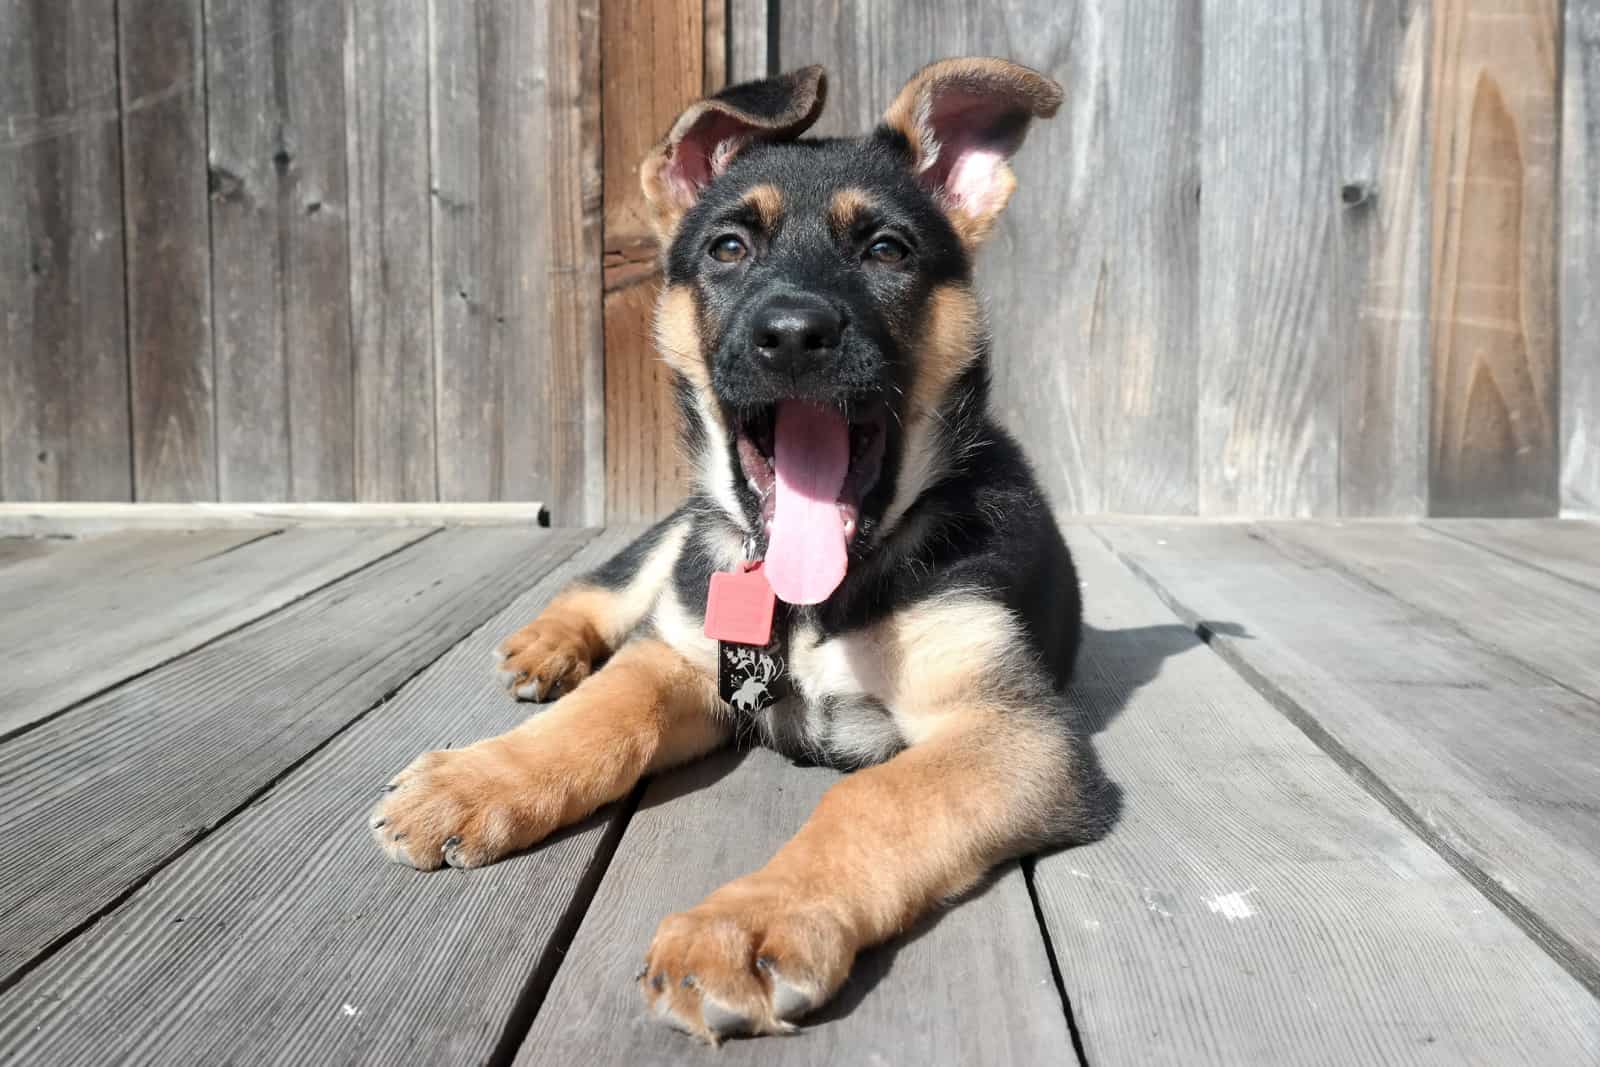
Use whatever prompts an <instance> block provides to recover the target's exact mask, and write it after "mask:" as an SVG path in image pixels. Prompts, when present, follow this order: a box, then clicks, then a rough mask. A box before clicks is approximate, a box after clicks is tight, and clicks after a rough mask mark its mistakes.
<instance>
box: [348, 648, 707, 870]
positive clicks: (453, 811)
mask: <svg viewBox="0 0 1600 1067" xmlns="http://www.w3.org/2000/svg"><path fill="white" fill-rule="evenodd" d="M721 711H722V707H721V702H720V701H719V700H718V699H717V692H716V682H715V681H714V680H713V679H711V678H709V677H707V676H706V675H705V674H703V673H702V672H701V671H699V670H698V669H696V668H695V667H693V666H692V665H690V664H689V663H688V661H686V660H685V659H684V658H683V657H682V656H680V655H679V654H678V653H676V652H674V651H673V650H672V649H671V648H670V647H668V646H667V645H666V644H664V643H662V642H661V641H657V640H653V639H651V640H639V641H633V642H630V643H628V644H626V645H624V646H623V647H622V649H621V650H620V651H618V652H617V654H616V655H615V656H614V657H613V658H612V660H611V662H609V663H607V664H606V666H605V667H604V669H602V670H601V671H599V672H598V673H596V674H595V676H594V677H593V678H591V679H589V681H588V682H587V683H585V684H584V685H583V687H582V688H580V689H579V690H578V691H577V692H575V693H573V694H572V695H571V696H569V697H567V698H566V699H565V700H563V701H561V702H560V703H559V704H557V705H556V706H555V707H553V708H551V709H550V710H549V711H547V712H544V713H542V714H540V715H536V716H534V717H533V718H531V719H529V720H528V721H527V722H525V723H523V724H522V725H521V726H518V727H517V728H516V729H514V730H511V731H509V732H508V733H504V734H501V735H500V736H499V737H493V738H490V739H488V740H486V741H480V742H478V743H477V744H475V745H471V746H469V747H467V748H463V749H453V750H445V751H440V752H429V753H427V754H426V755H423V756H421V757H419V758H418V759H417V760H416V761H415V762H413V763H412V764H411V766H410V767H407V768H406V769H405V770H404V771H402V772H401V773H400V775H399V776H398V777H397V778H396V779H395V780H394V782H393V784H391V785H390V787H389V790H390V791H389V792H387V793H385V795H384V799H383V800H382V801H381V802H380V803H379V804H378V806H377V808H376V810H374V812H373V822H372V828H373V835H374V836H375V837H376V838H377V840H378V843H379V844H380V845H381V846H382V847H383V849H384V851H385V852H387V853H388V854H389V857H390V858H391V859H394V860H396V861H398V862H401V863H408V864H410V865H411V866H413V867H416V868H419V869H421V870H432V869H433V868H436V867H438V866H440V865H441V864H445V863H448V864H449V865H450V866H452V867H479V866H482V865H484V864H486V863H492V862H493V861H494V860H497V859H499V858H500V857H502V856H504V855H506V854H507V853H511V852H516V851H518V850H520V849H524V848H527V847H528V846H530V845H532V844H534V843H536V842H538V841H540V840H542V839H543V838H545V837H546V836H548V835H549V834H550V833H551V832H553V831H555V830H557V829H559V828H560V827H562V826H566V825H568V824H570V823H573V822H576V821H577V820H579V819H581V818H583V817H584V816H585V815H588V814H589V813H590V812H592V811H594V810H595V809H596V808H598V807H599V806H600V805H602V804H606V803H609V802H610V801H613V800H616V799H618V798H620V797H622V796H624V795H626V794H627V792H628V790H630V789H632V788H633V786H634V784H635V783H637V782H638V781H639V779H640V778H641V777H642V776H643V775H645V774H648V773H651V772H653V771H658V770H662V769H664V768H666V767H670V766H673V765H674V764H678V763H683V762H684V761H686V760H690V759H693V758H695V757H696V756H701V755H704V754H705V753H707V752H709V751H711V750H712V749H714V748H716V747H718V746H719V745H721V744H723V743H724V742H726V741H727V740H728V738H729V736H730V734H731V726H730V723H729V722H728V720H727V719H725V718H724V717H723V716H722V714H721Z"/></svg>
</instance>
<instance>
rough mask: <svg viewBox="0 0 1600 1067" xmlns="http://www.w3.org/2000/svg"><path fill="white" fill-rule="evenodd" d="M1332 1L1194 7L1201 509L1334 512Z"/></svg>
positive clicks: (1335, 89)
mask: <svg viewBox="0 0 1600 1067" xmlns="http://www.w3.org/2000/svg"><path fill="white" fill-rule="evenodd" d="M1349 8H1350V5H1348V4H1345V3H1343V2H1342V0H1321V2H1318V3H1312V4H1302V5H1278V6H1273V7H1270V8H1269V7H1264V6H1261V5H1253V4H1234V3H1228V2H1226V0H1208V2H1207V3H1206V5H1205V19H1204V27H1203V32H1204V35H1205V78H1204V82H1205V86H1204V92H1203V93H1202V97H1203V101H1204V102H1203V105H1202V108H1203V112H1204V116H1203V120H1202V130H1201V147H1200V157H1201V167H1200V169H1201V183H1202V187H1203V194H1202V196H1201V202H1200V290H1199V307H1200V315H1199V327H1200V329H1199V375H1200V403H1199V421H1198V424H1197V430H1198V443H1199V451H1200V471H1199V481H1200V513H1201V514H1203V515H1219V514H1244V515H1318V514H1321V515H1328V514H1335V513H1336V512H1337V511H1338V496H1339V426H1340V383H1339V373H1338V371H1339V363H1340V358H1339V355H1340V353H1339V349H1338V345H1337V342H1336V341H1335V337H1334V326H1333V321H1332V310H1331V303H1330V301H1329V299H1328V292H1329V290H1330V288H1331V286H1332V284H1333V282H1334V260H1333V254H1334V242H1335V240H1336V235H1335V231H1334V218H1335V216H1334V212H1335V210H1336V207H1335V205H1336V204H1337V202H1338V201H1337V196H1338V189H1337V184H1338V179H1337V177H1336V175H1337V174H1338V149H1339V141H1340V134H1339V130H1338V128H1337V125H1336V116H1337V114H1338V108H1339V103H1340V90H1341V88H1342V81H1341V79H1339V78H1337V77H1336V73H1335V72H1336V69H1337V68H1336V66H1335V63H1336V59H1337V57H1336V55H1335V52H1334V49H1335V47H1336V38H1337V37H1338V36H1339V29H1338V23H1339V22H1340V20H1341V18H1348V17H1350V13H1349Z"/></svg>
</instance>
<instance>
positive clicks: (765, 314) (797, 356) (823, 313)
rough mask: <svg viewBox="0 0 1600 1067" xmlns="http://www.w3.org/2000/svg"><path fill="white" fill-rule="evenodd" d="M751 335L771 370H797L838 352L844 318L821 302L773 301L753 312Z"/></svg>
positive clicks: (752, 340)
mask: <svg viewBox="0 0 1600 1067" xmlns="http://www.w3.org/2000/svg"><path fill="white" fill-rule="evenodd" d="M750 333H751V337H750V340H751V343H752V344H754V345H755V347H756V351H758V352H760V353H761V355H762V357H763V358H765V359H766V361H767V362H768V363H769V364H770V365H771V366H772V367H773V369H774V370H781V371H797V370H799V369H801V367H803V366H804V365H805V363H806V362H807V361H809V360H815V359H817V358H818V357H823V356H831V355H833V353H834V352H835V351H837V350H838V348H839V339H840V337H841V335H842V334H843V333H844V316H842V315H840V314H839V313H838V312H837V311H835V310H833V309H832V308H830V307H828V306H827V305H826V304H823V303H821V302H817V303H811V302H809V301H807V302H801V301H796V300H781V301H779V300H774V301H772V302H771V303H769V304H767V305H766V306H765V307H763V308H762V309H761V310H760V311H759V312H757V313H756V317H755V322H754V323H753V324H752V325H751V328H750Z"/></svg>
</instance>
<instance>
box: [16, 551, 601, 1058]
mask: <svg viewBox="0 0 1600 1067" xmlns="http://www.w3.org/2000/svg"><path fill="white" fill-rule="evenodd" d="M627 538H628V534H627V532H626V531H615V532H611V533H608V534H606V535H602V536H601V537H600V538H599V539H597V540H595V541H593V542H591V543H590V544H589V545H587V546H586V547H585V548H584V549H582V550H581V551H580V552H578V554H577V555H575V556H573V557H572V558H570V559H569V560H567V561H566V562H564V563H562V564H561V565H560V566H558V567H556V568H555V569H553V570H551V571H549V572H548V573H546V574H545V575H544V576H543V577H540V578H539V579H538V581H537V583H536V584H533V585H532V588H531V589H529V591H527V592H525V593H523V594H522V595H521V596H518V597H517V598H516V599H515V600H514V601H513V602H512V604H511V606H509V607H507V608H505V610H503V611H501V612H500V613H499V614H498V615H496V616H495V617H494V618H493V619H492V620H491V621H489V622H488V623H486V624H485V625H483V626H482V627H481V628H479V629H478V630H477V631H476V632H475V633H474V634H473V635H472V636H471V637H469V638H468V639H466V640H465V641H463V642H461V643H460V644H458V645H457V646H456V647H455V648H453V649H451V650H450V651H449V652H448V653H447V654H446V655H445V656H444V657H443V658H442V659H440V660H439V661H438V662H437V663H435V664H434V665H433V666H431V667H429V668H428V669H427V670H426V671H425V672H424V673H423V674H421V675H420V676H419V677H417V678H416V679H414V680H413V681H411V682H410V683H408V684H407V685H406V686H405V688H404V689H402V690H401V691H400V693H399V694H398V695H397V696H396V697H395V698H394V699H393V700H392V701H390V702H388V703H386V704H384V705H383V706H382V707H381V708H379V709H377V710H375V711H374V712H373V713H372V714H371V715H370V716H368V717H367V718H365V719H363V720H362V721H361V722H360V723H358V724H356V725H355V726H354V727H352V728H351V729H350V730H349V731H348V732H347V733H345V734H343V735H342V736H340V737H338V738H336V739H335V740H334V741H333V742H332V743H331V744H330V745H329V746H328V747H327V748H326V749H325V750H323V751H322V752H319V753H317V754H316V755H315V756H313V757H312V758H311V759H310V760H308V761H307V762H306V763H305V764H304V765H303V766H301V767H299V768H297V769H296V770H295V771H294V773H293V774H292V775H290V776H289V777H288V778H286V779H285V780H284V781H283V782H281V783H280V784H279V785H277V786H276V787H275V788H274V789H273V790H272V791H271V792H270V793H268V794H267V795H266V796H265V797H263V798H262V799H261V800H260V801H259V802H257V803H256V804H254V805H252V806H251V807H249V808H248V809H246V810H245V811H244V812H242V813H240V814H239V815H238V816H236V817H235V818H234V819H232V820H231V821H230V822H229V823H228V824H227V825H226V826H224V827H222V828H221V829H220V830H218V831H217V832H216V833H215V834H214V835H213V836H212V837H211V839H210V840H208V841H206V842H204V843H203V844H201V845H199V846H197V847H196V848H195V849H194V850H193V851H191V852H190V853H188V854H187V855H185V856H184V857H183V858H182V859H180V860H179V861H177V862H176V863H174V864H173V865H172V866H171V867H169V868H167V869H166V870H164V871H162V872H161V873H160V874H159V875H157V876H156V877H155V878H154V879H153V880H152V881H151V882H150V883H149V885H147V886H146V887H144V888H143V889H142V890H141V891H140V892H139V893H138V894H137V895H136V896H135V897H133V898H132V899H131V900H130V901H129V902H128V903H127V904H126V905H124V906H123V907H121V908H120V909H118V910H117V911H116V912H114V913H113V914H112V915H111V916H109V917H108V918H107V919H105V920H104V921H102V922H101V923H99V924H97V925H96V926H94V927H93V928H92V929H91V930H89V931H87V932H85V933H84V934H83V935H82V936H81V937H79V938H78V939H77V940H76V941H74V942H73V943H72V944H71V945H70V946H69V947H68V948H66V949H64V950H63V951H62V952H61V953H60V954H59V955H57V956H56V957H54V958H52V959H51V960H50V961H49V962H48V963H46V964H45V965H43V966H42V967H40V968H39V969H37V970H36V971H34V972H33V973H32V974H30V975H29V976H28V977H27V978H26V979H24V981H23V982H22V983H21V984H20V985H19V986H18V987H17V988H15V989H13V990H11V991H10V992H9V993H8V994H7V995H6V996H5V997H4V998H3V999H0V1019H4V1020H6V1021H5V1022H4V1023H0V1049H3V1050H5V1054H9V1055H10V1056H12V1057H14V1058H15V1059H16V1060H17V1061H18V1062H34V1063H67V1062H77V1061H79V1060H83V1061H88V1060H93V1061H96V1062H111V1061H118V1062H138V1063H220V1062H231V1063H289V1062H295V1063H312V1062H315V1063H340V1064H351V1063H377V1064H394V1063H446V1062H448V1063H481V1062H483V1061H484V1060H486V1059H487V1058H489V1057H490V1055H491V1054H492V1053H493V1052H494V1050H495V1048H496V1044H497V1042H499V1041H500V1040H501V1034H502V1032H503V1031H505V1030H506V1029H507V1028H512V1029H514V1030H515V1033H514V1034H513V1038H515V1037H520V1035H521V1030H520V1027H519V1026H518V1019H519V1018H520V1017H521V1012H522V1007H521V1005H522V1004H523V1002H524V998H525V996H526V993H525V990H526V988H527V987H528V985H529V983H530V982H535V983H537V982H539V981H548V972H549V971H550V970H552V969H553V967H554V965H555V963H556V962H557V960H558V958H559V957H558V955H557V954H556V951H555V946H557V945H558V943H559V939H560V938H561V935H562V933H563V931H564V929H565V926H566V925H567V924H568V923H569V922H575V920H576V915H573V916H572V918H571V919H570V920H569V919H568V914H569V909H570V908H571V907H572V902H573V896H574V893H575V892H578V891H580V890H581V889H582V888H583V886H584V882H585V879H586V878H588V877H590V874H591V872H593V873H598V868H597V867H596V866H595V865H596V864H599V865H600V866H603V865H604V862H605V859H606V857H607V856H608V855H609V850H610V847H611V845H612V844H613V843H614V835H612V834H611V833H609V827H610V826H611V820H612V818H614V816H615V814H616V813H615V811H614V810H613V811H612V812H610V813H608V814H604V815H601V816H600V817H597V818H595V819H591V820H590V821H588V822H587V823H585V824H584V825H583V826H582V827H580V828H578V829H577V830H575V831H571V832H568V833H565V834H562V835H559V836H558V837H557V838H556V839H555V840H554V841H553V842H552V843H550V844H548V845H546V846H545V847H543V848H540V849H537V850H535V851H533V852H531V853H528V854H525V855H522V856H519V857H516V858H513V859H511V860H508V861H506V862H503V863H500V864H497V865H496V866H494V867H493V868H490V869H488V870H485V871H472V872H461V871H451V870H446V871H441V872H437V873H434V874H420V873H418V872H416V871H412V870H410V869H408V868H403V867H398V866H394V865H392V864H389V863H388V862H387V861H386V860H384V858H383V856H382V854H381V853H380V852H379V851H378V849H377V848H376V847H375V846H374V845H373V844H372V841H371V838H370V835H369V832H368V830H367V827H366V817H367V813H368V811H369V809H370V808H371V806H372V803H373V801H374V800H375V799H376V798H377V792H378V787H379V786H381V785H382V784H383V783H384V782H385V781H387V780H388V778H389V777H390V776H391V775H393V774H394V772H395V771H397V770H398V769H399V768H401V767H403V766H404V765H405V764H406V763H408V762H409V761H410V760H411V759H412V757H414V756H415V755H417V754H418V753H420V752H422V751H425V750H427V749H430V748H438V747H440V746H442V745H450V744H455V745H459V744H462V743H465V742H469V741H472V740H476V739H477V738H478V737H480V736H484V735H487V734H490V733H494V732H497V731H500V730H505V729H508V728H510V727H511V726H512V725H514V724H515V723H517V722H518V721H520V720H521V719H522V718H523V717H524V716H525V715H526V714H527V713H528V710H529V709H528V706H527V705H525V704H517V703H516V702H514V701H512V700H510V699H508V698H507V696H506V694H505V692H504V690H502V689H501V688H500V686H499V685H498V684H497V683H496V682H495V681H494V678H493V676H492V673H491V670H490V658H489V650H490V648H491V647H492V646H493V645H494V644H495V643H496V642H497V641H499V639H500V638H502V637H504V636H505V634H506V633H507V632H509V631H510V630H512V629H515V628H516V627H518V626H521V625H522V624H523V623H525V622H527V621H528V620H529V619H530V618H531V617H533V616H534V615H535V614H536V613H537V611H538V609H539V608H540V607H541V606H542V605H543V603H544V602H545V601H546V600H547V599H548V598H549V597H550V596H551V595H552V594H553V593H554V592H555V591H556V590H557V589H558V588H559V587H560V585H561V584H562V583H563V582H564V581H565V580H566V579H567V578H568V577H570V576H571V575H573V574H576V573H581V572H582V571H583V570H586V569H588V568H590V567H593V566H595V565H597V564H598V563H600V562H601V561H603V560H604V559H605V558H606V557H607V556H608V555H609V554H610V553H612V552H614V551H616V550H617V549H619V548H621V546H622V545H623V544H624V543H625V542H626V540H627ZM547 543H548V544H549V545H550V546H551V547H552V548H553V547H554V546H556V545H558V544H559V545H562V546H570V545H571V544H572V543H573V542H572V540H571V539H570V538H569V539H566V540H559V539H556V538H551V539H549V541H548V542H547ZM461 547H465V546H458V549H457V550H458V551H459V549H460V548H461ZM478 547H480V548H484V547H485V546H483V545H479V546H478ZM486 555H493V553H492V552H488V551H486ZM555 555H557V556H559V555H560V552H556V553H555ZM516 573H517V574H518V576H519V580H521V581H523V582H524V583H526V582H528V581H530V580H531V579H533V578H535V577H537V576H538V574H539V567H538V566H534V565H531V564H530V565H529V566H528V567H527V568H526V569H523V570H521V571H518V572H516ZM449 578H450V579H451V581H452V584H454V585H455V586H456V587H457V588H458V589H461V588H465V589H467V590H468V591H471V592H472V595H473V596H474V597H477V598H481V599H488V598H487V597H485V596H484V594H483V592H482V590H481V589H475V588H473V586H474V583H473V582H472V581H471V580H470V576H468V575H464V574H463V573H461V572H460V571H459V570H458V571H457V572H456V573H454V574H452V575H450V576H449ZM463 578H468V579H469V580H468V581H466V582H465V583H463V581H462V579H463ZM581 903H582V902H581V901H580V902H579V906H580V907H581ZM625 982H626V976H623V978H622V979H621V983H622V984H625ZM522 1025H525V1021H524V1022H523V1023H522Z"/></svg>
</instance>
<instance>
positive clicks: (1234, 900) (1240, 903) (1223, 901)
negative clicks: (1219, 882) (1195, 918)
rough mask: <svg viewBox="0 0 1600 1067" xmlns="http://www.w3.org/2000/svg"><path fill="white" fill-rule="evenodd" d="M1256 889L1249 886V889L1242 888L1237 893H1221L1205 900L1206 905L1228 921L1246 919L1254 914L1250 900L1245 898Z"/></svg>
mask: <svg viewBox="0 0 1600 1067" xmlns="http://www.w3.org/2000/svg"><path fill="white" fill-rule="evenodd" d="M1256 891H1257V890H1256V887H1255V886H1251V887H1250V888H1249V889H1245V890H1242V891H1240V892H1238V893H1223V894H1221V895H1219V896H1215V897H1212V898H1211V899H1210V900H1208V901H1206V907H1208V908H1210V909H1211V910H1212V911H1214V912H1216V913H1217V914H1218V915H1220V916H1222V917H1223V918H1224V919H1227V920H1228V921H1229V922H1234V921H1235V920H1240V919H1248V918H1250V916H1252V915H1254V914H1255V909H1253V908H1251V907H1250V901H1249V900H1247V899H1246V898H1247V897H1248V896H1249V895H1250V894H1251V893H1254V892H1256Z"/></svg>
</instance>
